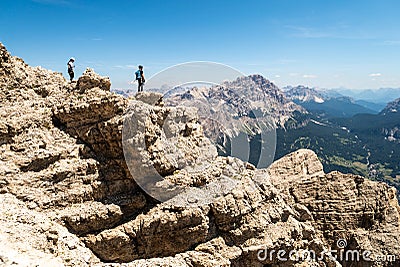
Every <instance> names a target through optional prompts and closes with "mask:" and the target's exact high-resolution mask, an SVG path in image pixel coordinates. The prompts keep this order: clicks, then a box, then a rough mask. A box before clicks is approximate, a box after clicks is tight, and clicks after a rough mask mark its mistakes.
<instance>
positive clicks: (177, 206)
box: [0, 44, 400, 267]
mask: <svg viewBox="0 0 400 267" xmlns="http://www.w3.org/2000/svg"><path fill="white" fill-rule="evenodd" d="M236 83H238V84H239V85H240V86H242V85H243V84H257V86H258V87H257V88H259V89H262V90H264V89H265V90H266V89H268V88H269V87H270V86H271V85H269V83H267V82H265V81H263V80H261V78H260V77H258V76H254V77H250V78H245V79H239V80H238V81H237V82H236ZM109 85H110V83H109V80H108V79H107V78H102V77H100V76H98V75H97V74H95V73H94V72H92V71H90V70H89V71H87V72H85V74H84V77H83V78H82V79H80V81H79V85H78V90H76V88H74V86H75V85H74V84H70V83H68V82H66V81H65V79H64V78H63V77H62V75H61V74H58V73H54V72H51V71H47V70H43V69H41V68H32V67H29V66H27V65H26V64H25V63H23V61H22V60H21V59H18V58H15V57H12V56H11V55H10V54H9V53H8V52H7V50H6V49H5V48H4V46H3V45H1V44H0V118H1V120H0V263H1V265H5V266H9V265H17V266H18V265H19V266H36V265H39V266H50V265H51V266H99V267H102V266H110V267H111V266H113V267H122V266H124V267H126V266H256V267H257V266H260V267H261V266H281V267H282V266H283V267H286V266H287V267H289V266H296V267H300V266H329V267H333V266H350V265H351V266H360V267H361V266H398V265H399V259H396V261H395V262H388V261H386V262H382V261H378V260H376V261H371V262H366V261H359V262H354V261H353V262H344V261H341V260H340V259H334V258H330V257H328V255H325V256H322V257H321V259H319V260H312V261H302V260H296V259H294V258H291V259H289V258H288V259H287V260H285V261H282V260H280V259H279V257H278V256H277V254H271V257H269V254H268V255H267V256H266V257H265V258H263V257H261V258H260V255H261V256H262V255H266V254H265V253H264V252H267V253H268V252H271V251H280V250H283V251H284V252H285V253H288V252H289V251H291V250H295V251H300V252H302V251H310V250H312V251H314V252H315V253H316V255H317V256H321V255H322V253H323V251H327V250H330V249H338V248H339V247H338V243H337V241H338V238H342V239H345V240H346V243H347V246H346V247H345V248H344V249H346V250H361V251H365V250H368V251H370V252H371V253H372V254H373V255H375V256H378V255H400V248H399V244H400V242H399V241H400V226H399V225H400V216H399V213H400V211H399V210H400V208H399V205H398V202H397V199H396V192H395V190H394V189H393V188H392V187H389V186H388V185H386V184H383V183H377V182H372V181H368V180H366V179H364V178H363V177H360V176H355V175H347V174H341V173H338V172H332V173H328V174H325V173H324V172H323V169H322V164H321V163H320V161H319V160H318V158H317V157H316V155H315V153H313V152H312V151H310V150H299V151H296V152H294V153H292V154H290V155H287V156H285V157H283V158H281V159H280V160H278V161H276V162H275V163H274V164H273V165H272V166H271V167H270V168H269V169H256V168H255V167H254V166H252V165H250V164H248V163H245V162H243V161H241V160H240V159H236V158H232V157H220V156H218V155H217V153H216V148H215V147H214V146H213V145H212V143H211V142H210V140H208V139H207V138H206V137H205V136H204V134H203V129H202V127H201V125H200V122H199V117H198V115H197V110H196V109H195V108H188V107H182V106H176V107H165V106H164V105H163V103H162V101H163V100H162V98H160V95H159V94H155V93H148V92H145V93H141V94H138V95H137V96H136V99H133V100H132V101H131V103H129V101H128V100H127V99H125V98H123V97H120V96H117V95H115V94H113V93H111V92H109ZM268 86H269V87H268ZM272 89H274V88H272ZM271 92H274V90H272V91H271ZM276 96H277V99H278V100H279V98H280V96H279V94H277V95H276ZM278 102H279V101H278ZM278 102H276V103H278ZM274 103H275V102H274ZM289 104H290V103H289ZM125 126H126V127H125ZM125 146H127V147H125ZM125 156H126V157H125ZM125 159H127V160H125ZM146 168H147V170H148V169H151V170H152V172H151V173H150V174H157V181H156V182H157V183H156V185H155V186H154V184H152V186H150V187H149V188H147V187H146V184H151V183H152V182H153V181H152V178H153V177H151V176H150V177H149V176H146V174H149V173H148V172H146V171H147V170H146ZM142 182H143V184H141V183H142ZM138 184H140V186H139V185H138ZM168 185H172V187H179V188H181V189H182V190H181V191H178V194H175V195H173V194H172V195H171V196H170V195H169V194H170V191H169V189H170V188H168V187H167V186H168ZM143 186H144V187H143ZM147 189H148V191H146V190H147ZM144 191H145V192H144ZM146 192H147V193H151V194H152V193H158V194H161V195H162V196H164V197H165V200H168V201H167V202H165V203H159V201H157V200H156V199H154V198H152V197H150V196H149V195H147V194H146ZM263 253H264V254H263Z"/></svg>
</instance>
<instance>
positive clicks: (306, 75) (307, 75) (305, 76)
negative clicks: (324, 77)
mask: <svg viewBox="0 0 400 267" xmlns="http://www.w3.org/2000/svg"><path fill="white" fill-rule="evenodd" d="M303 78H310V79H312V78H317V75H314V74H304V75H303Z"/></svg>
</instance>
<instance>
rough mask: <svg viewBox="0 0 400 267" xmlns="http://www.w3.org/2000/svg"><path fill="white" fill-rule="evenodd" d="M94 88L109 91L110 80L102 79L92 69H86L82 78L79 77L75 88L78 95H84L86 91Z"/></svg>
mask: <svg viewBox="0 0 400 267" xmlns="http://www.w3.org/2000/svg"><path fill="white" fill-rule="evenodd" d="M96 87H97V88H100V89H101V90H104V91H110V88H111V81H110V78H108V77H102V76H100V75H98V74H97V73H95V72H94V70H93V69H91V68H87V69H86V70H85V72H84V73H83V74H82V76H81V77H79V79H78V83H77V88H78V90H79V92H80V93H84V92H86V90H88V89H91V88H96Z"/></svg>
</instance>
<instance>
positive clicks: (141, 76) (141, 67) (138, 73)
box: [135, 65, 145, 92]
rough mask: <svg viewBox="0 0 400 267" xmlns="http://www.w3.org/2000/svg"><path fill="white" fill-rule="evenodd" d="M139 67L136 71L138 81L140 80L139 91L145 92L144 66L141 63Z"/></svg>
mask: <svg viewBox="0 0 400 267" xmlns="http://www.w3.org/2000/svg"><path fill="white" fill-rule="evenodd" d="M138 68H139V69H138V70H137V71H136V72H135V76H136V81H138V92H143V84H144V82H145V79H144V74H143V66H142V65H139V67H138Z"/></svg>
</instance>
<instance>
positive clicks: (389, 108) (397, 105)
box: [380, 98, 400, 115]
mask: <svg viewBox="0 0 400 267" xmlns="http://www.w3.org/2000/svg"><path fill="white" fill-rule="evenodd" d="M399 110H400V98H397V99H396V100H394V101H392V102H389V103H388V104H387V105H386V107H385V108H384V109H383V110H382V111H381V112H380V114H383V115H385V114H389V113H396V112H399Z"/></svg>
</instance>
